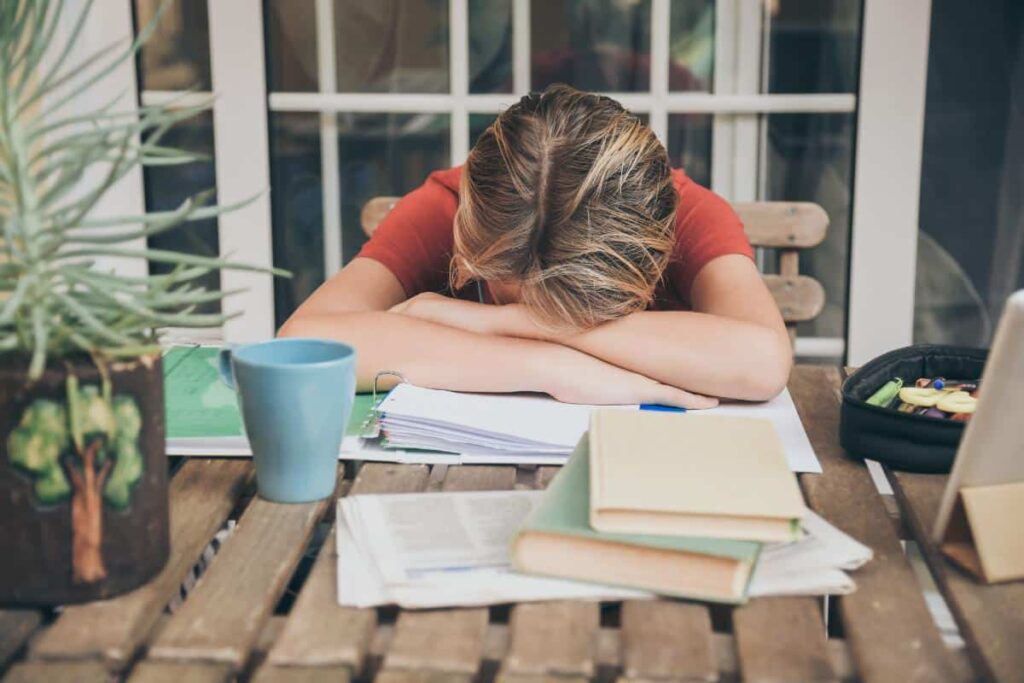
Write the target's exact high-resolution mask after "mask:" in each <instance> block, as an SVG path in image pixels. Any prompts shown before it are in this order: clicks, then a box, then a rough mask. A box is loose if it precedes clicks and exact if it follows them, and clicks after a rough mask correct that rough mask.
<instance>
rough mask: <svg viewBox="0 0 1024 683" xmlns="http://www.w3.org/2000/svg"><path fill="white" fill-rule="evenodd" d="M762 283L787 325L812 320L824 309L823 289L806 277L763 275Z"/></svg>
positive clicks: (816, 282) (818, 283)
mask: <svg viewBox="0 0 1024 683" xmlns="http://www.w3.org/2000/svg"><path fill="white" fill-rule="evenodd" d="M764 283H765V284H766V285H767V286H768V291H769V292H771V295H772V297H774V298H775V304H776V305H777V306H778V307H779V311H780V312H781V313H782V319H783V320H785V321H786V322H787V323H796V322H803V321H805V320H813V319H814V318H817V317H818V314H819V313H821V309H823V308H824V307H825V288H824V287H822V286H821V283H820V282H818V281H817V280H815V279H814V278H811V277H807V276H806V275H795V276H783V275H765V276H764Z"/></svg>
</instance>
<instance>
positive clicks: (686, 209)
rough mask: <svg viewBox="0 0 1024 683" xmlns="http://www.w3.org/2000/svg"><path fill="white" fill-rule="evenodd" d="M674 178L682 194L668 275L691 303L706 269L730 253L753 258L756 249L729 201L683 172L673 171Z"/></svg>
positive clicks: (677, 293) (683, 297) (671, 281)
mask: <svg viewBox="0 0 1024 683" xmlns="http://www.w3.org/2000/svg"><path fill="white" fill-rule="evenodd" d="M673 176H674V180H675V182H676V188H677V190H678V191H679V207H678V209H677V210H676V246H675V250H674V251H673V254H672V260H671V261H670V262H669V266H668V270H667V273H666V274H667V279H668V280H669V282H670V284H671V286H672V288H673V289H674V290H675V293H676V296H678V297H679V299H680V300H682V301H686V302H689V301H690V287H692V286H693V281H694V279H696V277H697V273H699V272H700V271H701V269H702V268H703V267H704V266H706V265H707V264H708V263H710V262H711V261H712V260H714V259H716V258H718V257H719V256H726V255H728V254H741V255H743V256H746V257H747V258H753V256H754V250H753V249H752V248H751V246H750V241H749V240H748V239H747V235H746V233H745V232H744V230H743V223H742V222H741V221H740V217H739V216H737V215H736V212H735V211H733V209H732V207H731V206H729V203H728V202H726V201H725V200H724V199H723V198H722V197H720V196H719V195H717V194H715V193H714V192H712V191H711V190H709V189H707V188H705V187H702V186H700V185H698V184H697V183H695V182H693V181H692V180H690V179H689V178H688V177H687V176H686V175H685V174H684V173H683V172H682V171H678V170H677V171H673Z"/></svg>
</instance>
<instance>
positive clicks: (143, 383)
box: [0, 356, 169, 605]
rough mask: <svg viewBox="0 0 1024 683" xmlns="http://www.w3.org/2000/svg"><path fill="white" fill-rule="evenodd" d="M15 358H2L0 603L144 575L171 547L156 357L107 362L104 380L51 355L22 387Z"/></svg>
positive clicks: (109, 586) (62, 596) (84, 593)
mask: <svg viewBox="0 0 1024 683" xmlns="http://www.w3.org/2000/svg"><path fill="white" fill-rule="evenodd" d="M25 367H26V366H25V364H24V363H23V362H18V361H17V360H13V359H6V360H4V361H0V557H2V558H4V559H3V561H0V603H32V604H51V605H56V604H67V603H74V602H84V601H87V600H96V599H101V598H108V597H111V596H114V595H117V594H119V593H123V592H125V591H128V590H130V589H132V588H135V587H136V586H139V585H141V584H143V583H145V582H146V581H147V580H148V579H150V578H151V577H152V576H153V575H155V574H156V573H157V572H159V571H160V569H161V568H162V567H163V566H164V563H165V562H166V561H167V555H168V552H169V532H168V510H167V507H168V505H167V456H166V455H165V451H164V446H165V444H164V393H163V370H162V368H161V364H160V358H159V357H158V356H146V357H142V358H134V359H130V360H125V361H117V362H112V363H111V364H110V366H109V376H108V378H107V379H104V377H103V376H102V375H101V373H100V372H99V370H98V369H97V368H96V367H95V366H94V365H93V363H92V362H91V361H90V360H89V359H87V358H81V359H74V360H73V361H71V362H69V363H67V364H64V363H57V362H54V363H52V364H51V365H50V367H48V368H47V370H46V372H45V374H44V375H43V377H42V378H40V379H39V380H38V381H37V382H35V383H33V384H31V385H29V384H27V382H26V375H25ZM69 397H77V399H76V400H73V401H71V400H69ZM69 403H70V404H71V405H70V406H69Z"/></svg>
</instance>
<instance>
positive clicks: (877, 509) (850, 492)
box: [789, 366, 957, 683]
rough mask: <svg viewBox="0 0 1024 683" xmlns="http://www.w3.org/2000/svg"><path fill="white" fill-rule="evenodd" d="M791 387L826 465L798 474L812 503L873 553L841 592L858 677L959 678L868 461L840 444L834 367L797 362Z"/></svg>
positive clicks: (904, 681)
mask: <svg viewBox="0 0 1024 683" xmlns="http://www.w3.org/2000/svg"><path fill="white" fill-rule="evenodd" d="M789 390H790V392H791V393H792V395H793V399H794V401H795V402H796V405H797V409H798V410H799V412H800V417H801V418H802V420H803V423H804V425H805V428H806V430H807V435H808V436H809V437H810V440H811V444H812V445H813V446H814V451H815V453H816V454H817V455H818V458H819V459H820V460H821V464H822V467H823V468H824V470H825V473H824V474H821V475H816V474H805V475H802V476H801V485H802V486H803V489H804V493H805V495H806V497H807V500H808V503H809V505H810V506H811V508H812V509H814V510H815V511H816V512H818V513H819V514H820V515H821V516H822V517H824V518H825V519H827V520H828V521H829V522H831V523H832V524H834V525H835V526H837V527H839V528H840V529H842V530H843V531H845V532H847V533H848V534H850V535H851V536H853V537H854V538H856V539H858V540H859V541H861V542H862V543H865V544H866V545H868V546H870V547H871V549H872V550H873V551H874V554H875V556H874V559H873V560H872V561H871V562H869V563H868V564H867V565H866V566H864V567H862V568H861V569H859V570H857V571H856V572H855V573H854V574H853V578H854V580H855V581H856V582H857V590H856V592H854V593H853V594H852V595H848V596H843V597H842V598H840V599H839V606H840V616H841V618H842V622H843V628H844V632H845V634H846V638H847V640H848V642H849V644H850V649H851V651H852V652H853V655H854V659H855V660H856V664H857V669H858V671H859V673H860V676H861V678H862V679H863V680H864V681H865V683H889V682H890V681H891V682H892V683H909V682H915V681H922V682H923V681H928V682H929V683H933V682H934V683H944V682H948V681H955V680H957V677H956V674H955V673H954V671H955V670H954V669H953V668H952V667H951V666H950V659H949V653H948V651H947V649H946V647H945V645H944V643H943V642H942V638H941V636H940V635H939V632H938V629H937V628H936V626H935V622H934V621H933V620H932V617H931V614H930V613H929V612H928V608H927V605H926V604H925V601H924V596H923V595H922V593H921V588H920V586H919V585H918V583H917V579H916V578H915V576H914V574H913V570H912V569H911V567H910V565H909V564H908V562H907V559H906V557H905V556H904V554H903V549H902V547H901V546H900V543H899V538H898V536H897V534H896V531H895V528H894V526H893V524H892V521H891V520H890V519H889V516H888V514H886V511H885V507H884V506H883V504H882V501H881V500H880V496H879V495H878V492H877V491H876V490H875V487H874V484H872V482H871V479H870V476H869V475H868V472H867V468H866V467H865V466H864V465H863V463H861V462H859V461H855V460H852V459H850V458H849V457H847V456H846V454H845V453H844V451H843V449H842V448H841V447H840V446H839V440H838V420H839V394H838V392H839V371H838V370H837V369H835V368H828V367H814V366H798V367H797V368H795V369H794V371H793V374H792V376H791V378H790V382H789Z"/></svg>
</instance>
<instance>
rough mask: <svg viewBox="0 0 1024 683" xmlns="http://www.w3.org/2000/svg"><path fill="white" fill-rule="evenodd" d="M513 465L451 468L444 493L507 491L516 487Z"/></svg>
mask: <svg viewBox="0 0 1024 683" xmlns="http://www.w3.org/2000/svg"><path fill="white" fill-rule="evenodd" d="M515 483H516V468H515V467H513V466H512V465H465V466H462V467H449V468H448V474H447V476H445V478H444V482H443V484H442V485H441V490H443V491H507V490H509V489H511V488H512V487H513V486H515Z"/></svg>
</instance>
